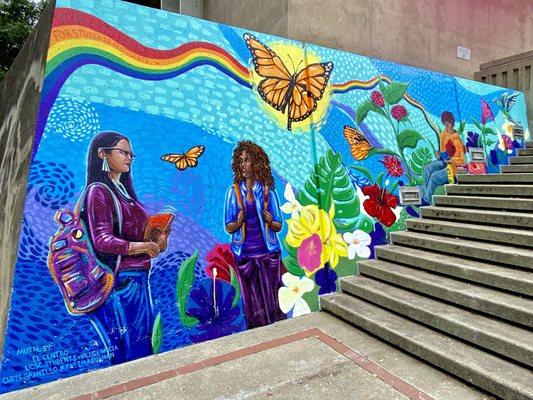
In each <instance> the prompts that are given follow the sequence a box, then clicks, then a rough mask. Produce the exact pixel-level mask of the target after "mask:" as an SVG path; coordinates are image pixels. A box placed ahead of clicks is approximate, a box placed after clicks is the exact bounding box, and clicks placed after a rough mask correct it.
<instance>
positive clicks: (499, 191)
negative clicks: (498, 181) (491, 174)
mask: <svg viewBox="0 0 533 400" xmlns="http://www.w3.org/2000/svg"><path fill="white" fill-rule="evenodd" d="M445 187H446V194H448V195H460V196H468V195H472V196H509V197H518V198H523V197H533V185H446V186H445Z"/></svg>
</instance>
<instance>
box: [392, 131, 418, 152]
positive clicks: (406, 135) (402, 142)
mask: <svg viewBox="0 0 533 400" xmlns="http://www.w3.org/2000/svg"><path fill="white" fill-rule="evenodd" d="M419 140H424V137H423V136H422V135H421V134H420V133H419V132H418V131H415V130H414V129H404V130H403V131H401V132H400V133H399V134H398V147H399V148H400V152H401V153H403V150H404V149H405V148H407V147H409V148H410V149H414V148H416V145H417V144H418V141H419Z"/></svg>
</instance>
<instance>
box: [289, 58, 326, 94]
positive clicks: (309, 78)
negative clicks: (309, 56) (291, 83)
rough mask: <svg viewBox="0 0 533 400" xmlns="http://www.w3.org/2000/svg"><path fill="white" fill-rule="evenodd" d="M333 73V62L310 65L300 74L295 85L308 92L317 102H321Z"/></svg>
mask: <svg viewBox="0 0 533 400" xmlns="http://www.w3.org/2000/svg"><path fill="white" fill-rule="evenodd" d="M331 71H333V63H332V62H327V63H315V64H310V65H308V66H307V67H305V68H304V69H302V70H301V71H300V72H298V74H297V75H296V79H295V85H296V86H297V87H299V88H302V90H305V91H306V92H308V93H309V95H310V96H311V97H313V98H314V99H315V100H320V99H321V98H322V96H323V95H324V91H325V89H326V86H327V84H328V81H329V77H330V75H331ZM303 88H305V89H303Z"/></svg>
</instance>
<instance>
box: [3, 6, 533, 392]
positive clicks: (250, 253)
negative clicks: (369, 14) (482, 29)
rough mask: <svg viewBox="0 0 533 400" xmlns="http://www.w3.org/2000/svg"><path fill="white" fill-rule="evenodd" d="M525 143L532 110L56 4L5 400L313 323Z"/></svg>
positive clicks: (124, 11) (300, 54) (99, 9)
mask: <svg viewBox="0 0 533 400" xmlns="http://www.w3.org/2000/svg"><path fill="white" fill-rule="evenodd" d="M521 131H522V132H523V134H524V136H525V139H527V138H528V137H529V130H528V127H527V125H526V115H525V103H524V97H523V94H522V93H518V92H514V91H510V90H506V89H502V88H499V87H495V86H490V85H485V84H480V83H477V82H472V81H468V80H465V79H461V78H456V77H451V76H446V75H442V74H438V73H434V72H429V71H424V70H420V69H416V68H412V67H409V66H404V65H398V64H394V63H389V62H385V61H381V60H376V59H371V58H366V57H362V56H359V55H356V54H350V53H345V52H340V51H336V50H332V49H327V48H323V47H319V46H314V45H308V44H303V43H299V42H295V41H291V40H288V39H283V38H278V37H273V36H269V35H264V34H259V33H251V32H247V31H244V30H241V29H238V28H233V27H228V26H225V25H220V24H214V23H210V22H206V21H201V20H197V19H194V18H189V17H185V16H180V15H175V14H170V13H166V12H162V11H159V10H153V9H147V8H144V7H139V6H136V5H134V4H130V3H126V2H121V1H113V0H71V1H67V0H59V1H58V3H57V8H56V10H55V16H54V23H53V29H52V34H51V39H50V47H49V52H48V56H47V65H46V71H45V84H44V87H43V91H42V95H41V101H40V109H39V120H38V121H37V126H36V132H35V143H34V148H33V155H32V163H31V167H30V174H29V179H28V188H27V197H26V203H25V212H24V217H23V223H22V233H21V238H20V243H19V252H18V260H17V263H16V266H15V274H14V280H13V291H12V298H11V308H10V312H9V319H8V326H7V330H6V337H5V346H4V354H3V358H2V366H1V372H0V379H1V386H0V391H1V392H2V393H3V392H9V391H12V390H16V389H20V388H23V387H27V386H32V385H36V384H39V383H43V382H48V381H52V380H55V379H59V378H64V377H67V376H71V375H74V374H78V373H82V372H86V371H89V370H93V369H96V368H102V367H105V366H109V365H112V364H117V363H122V362H125V361H128V360H133V359H136V358H139V357H143V356H147V355H150V354H154V353H157V352H163V351H168V350H171V349H175V348H179V347H182V346H186V345H189V344H191V343H198V342H202V341H205V340H209V339H214V338H217V337H221V336H224V335H229V334H232V333H236V332H241V331H244V330H246V329H252V328H255V327H259V326H263V325H267V324H271V323H274V322H276V321H280V320H283V319H286V318H293V317H297V316H301V315H304V314H307V313H310V312H312V311H317V310H318V308H319V296H320V295H322V294H326V293H330V292H334V291H336V290H338V289H339V287H338V278H339V277H342V276H346V275H352V274H357V273H358V271H357V261H358V260H361V259H366V258H371V257H373V256H374V247H375V246H377V245H381V244H385V243H387V241H388V237H389V235H390V232H393V231H396V230H401V229H404V226H405V220H406V219H407V218H411V217H417V216H418V213H419V206H421V205H424V204H428V203H430V202H431V196H432V195H433V194H439V193H443V190H444V189H443V188H444V186H443V185H444V184H447V183H449V182H453V181H454V180H455V177H456V175H457V174H459V173H483V172H496V171H498V168H499V165H502V164H505V163H507V161H508V158H509V157H510V156H512V155H514V154H516V149H517V148H519V147H521V146H523V141H524V138H519V136H520V135H519V133H520V132H521ZM471 148H474V149H477V150H478V153H480V154H483V162H481V163H479V160H477V161H476V162H475V163H474V162H473V160H471V159H470V154H469V150H470V149H471ZM402 188H411V189H415V190H417V191H418V192H419V193H420V195H421V199H420V201H419V202H418V203H416V204H407V203H406V202H405V203H404V202H401V201H400V200H401V199H400V196H399V193H400V190H402Z"/></svg>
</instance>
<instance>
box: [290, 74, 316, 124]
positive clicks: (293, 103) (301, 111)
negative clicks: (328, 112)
mask: <svg viewBox="0 0 533 400" xmlns="http://www.w3.org/2000/svg"><path fill="white" fill-rule="evenodd" d="M291 92H292V94H291V98H290V99H289V112H288V119H287V129H288V130H291V123H292V121H303V120H304V119H306V118H307V117H309V115H311V113H312V112H313V111H315V110H316V106H317V103H316V101H315V99H314V98H313V97H312V96H311V95H310V94H309V93H308V92H306V91H302V90H300V89H299V88H298V87H296V85H294V87H293V88H292V91H291Z"/></svg>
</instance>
